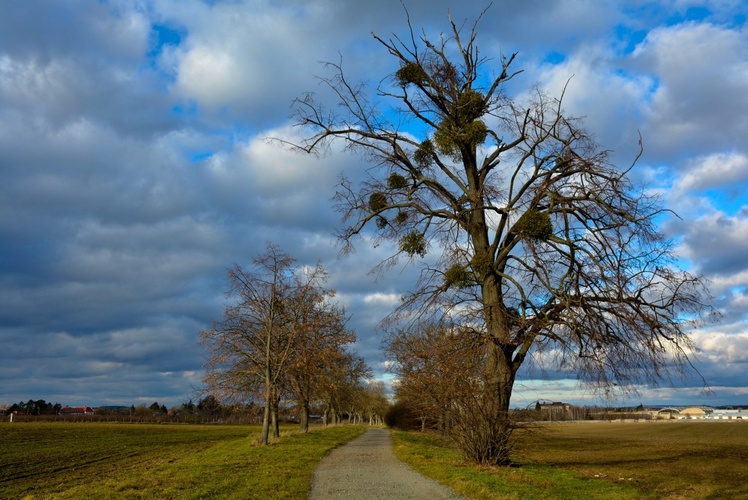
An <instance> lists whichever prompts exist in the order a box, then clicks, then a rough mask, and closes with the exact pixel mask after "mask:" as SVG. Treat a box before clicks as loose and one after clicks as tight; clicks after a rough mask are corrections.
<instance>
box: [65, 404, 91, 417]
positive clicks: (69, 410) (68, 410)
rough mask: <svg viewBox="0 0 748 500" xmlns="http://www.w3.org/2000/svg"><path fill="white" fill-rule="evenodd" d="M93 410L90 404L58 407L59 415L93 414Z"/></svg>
mask: <svg viewBox="0 0 748 500" xmlns="http://www.w3.org/2000/svg"><path fill="white" fill-rule="evenodd" d="M93 414H94V410H93V408H91V407H90V406H65V407H63V408H61V409H60V415H62V416H72V415H93Z"/></svg>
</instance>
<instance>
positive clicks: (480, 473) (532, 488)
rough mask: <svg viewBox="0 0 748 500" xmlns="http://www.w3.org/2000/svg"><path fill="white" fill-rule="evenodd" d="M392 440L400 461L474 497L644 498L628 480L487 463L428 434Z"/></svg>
mask: <svg viewBox="0 0 748 500" xmlns="http://www.w3.org/2000/svg"><path fill="white" fill-rule="evenodd" d="M393 442H394V451H395V455H396V456H397V457H398V458H399V459H400V460H402V461H403V462H405V463H407V464H408V465H410V466H411V467H412V468H413V469H414V470H416V471H418V472H420V473H421V474H423V475H425V476H428V477H430V478H432V479H435V480H436V481H438V482H440V483H441V484H443V485H445V486H448V487H449V488H451V489H452V490H454V491H455V492H457V493H460V494H461V495H464V496H466V497H468V498H472V499H514V498H522V499H523V500H534V499H551V498H559V499H560V498H568V499H572V498H605V499H611V500H615V499H638V498H642V497H641V494H640V492H639V491H638V490H637V489H635V488H633V487H631V486H629V485H627V484H615V483H609V482H605V481H595V480H591V479H590V478H587V477H585V476H584V475H582V474H580V473H577V472H574V471H570V470H564V469H558V468H554V467H550V466H547V465H542V464H531V465H524V466H521V467H487V466H480V465H475V464H472V463H468V462H466V461H465V460H463V458H462V455H461V454H460V452H458V451H457V450H455V449H454V448H453V447H452V446H451V445H450V444H449V443H447V442H446V441H444V440H442V439H440V438H439V437H437V436H435V435H432V434H421V433H415V432H394V433H393Z"/></svg>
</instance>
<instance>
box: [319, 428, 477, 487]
mask: <svg viewBox="0 0 748 500" xmlns="http://www.w3.org/2000/svg"><path fill="white" fill-rule="evenodd" d="M309 498H310V500H327V499H366V500H375V499H388V500H389V499H393V498H397V499H401V498H402V499H406V498H408V499H423V500H437V499H441V498H450V499H459V498H462V497H460V496H459V495H457V494H455V493H454V492H452V491H451V490H449V489H448V488H445V487H444V486H441V485H440V484H439V483H437V482H436V481H433V480H431V479H428V478H427V477H425V476H422V475H421V474H418V473H417V472H415V471H413V470H412V469H411V468H410V467H408V466H407V465H405V464H404V463H402V462H400V461H399V460H398V459H397V458H395V455H394V454H393V453H392V440H391V439H390V431H388V430H386V429H369V430H367V431H366V432H365V433H363V434H362V435H361V436H359V437H357V438H356V439H354V440H353V441H351V442H350V443H348V444H346V445H343V446H341V447H340V448H338V449H336V450H334V451H333V452H332V453H331V454H330V455H329V456H327V457H325V458H324V459H323V460H322V461H321V462H320V463H319V465H318V466H317V468H316V469H315V471H314V477H313V479H312V491H311V493H310V494H309Z"/></svg>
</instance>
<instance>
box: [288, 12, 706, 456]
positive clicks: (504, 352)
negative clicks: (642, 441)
mask: <svg viewBox="0 0 748 500" xmlns="http://www.w3.org/2000/svg"><path fill="white" fill-rule="evenodd" d="M478 20H480V17H479V18H478ZM477 23H478V21H476V23H475V24H473V26H472V29H471V30H469V31H468V32H467V33H465V30H464V29H463V27H462V26H458V25H457V24H455V23H454V22H453V21H452V20H451V18H450V32H449V33H448V35H445V36H442V37H440V38H439V39H438V40H432V39H429V38H428V37H427V36H426V35H425V34H423V35H421V36H417V34H416V33H415V32H414V31H413V29H412V28H411V29H410V31H409V33H408V36H407V37H405V38H400V37H397V36H394V38H390V39H385V38H381V37H379V36H377V35H374V38H375V39H376V40H377V41H378V42H380V43H381V44H382V46H383V48H384V49H385V50H387V51H388V52H389V54H390V55H391V56H392V57H393V58H394V59H395V60H396V61H397V63H398V65H399V69H398V70H397V71H396V72H395V73H394V74H393V75H391V77H390V78H388V79H385V80H383V81H382V83H381V84H380V86H379V87H378V88H377V91H376V94H375V95H376V97H377V98H378V99H377V98H375V99H370V96H369V95H368V94H367V88H366V86H364V85H360V84H356V83H354V82H351V81H349V80H348V79H347V78H346V76H345V74H344V72H343V69H342V66H341V64H328V66H327V68H328V69H330V70H332V72H333V73H332V75H331V76H328V77H325V78H323V79H322V82H323V83H325V84H327V85H328V86H329V87H330V88H331V89H332V91H333V92H334V93H335V95H336V96H337V97H338V98H339V102H338V103H337V104H338V105H337V107H335V108H326V107H324V106H323V105H322V104H321V103H319V102H316V101H315V99H314V96H313V95H312V94H309V95H307V96H305V97H304V98H302V99H299V100H298V101H297V102H296V111H297V113H298V115H297V116H298V124H299V125H300V126H302V127H304V128H305V129H307V130H309V135H308V136H307V138H306V140H304V141H303V142H302V143H300V144H295V145H294V146H295V147H297V148H298V149H300V150H302V151H306V152H309V153H318V152H321V151H324V150H325V147H324V146H325V145H326V144H327V143H328V142H329V141H334V140H340V141H343V142H344V143H345V144H346V145H347V146H348V147H349V148H351V149H352V150H354V151H356V152H359V153H361V154H363V155H364V157H365V158H366V159H367V160H369V161H370V163H371V168H369V169H367V170H366V171H365V172H361V173H360V174H361V175H366V174H367V173H368V178H367V179H366V180H364V181H363V182H361V183H356V184H354V183H352V182H351V181H349V180H346V179H344V180H343V181H342V182H341V184H340V189H339V192H338V195H337V204H338V207H339V208H340V209H341V210H342V213H343V215H344V220H345V221H346V224H347V225H346V226H345V229H344V230H343V231H342V233H341V235H340V236H341V238H342V241H343V242H345V243H347V244H350V243H351V242H352V241H353V240H354V238H355V237H357V236H358V235H361V234H362V232H364V231H365V228H369V227H370V226H373V229H374V230H375V231H377V232H378V234H379V236H380V238H384V239H389V240H393V241H395V242H397V245H398V249H399V252H398V255H405V256H407V257H409V258H418V257H425V256H426V255H427V254H429V253H432V254H434V255H438V256H439V258H438V260H436V261H434V260H433V259H425V260H424V261H423V272H422V275H421V280H420V281H419V283H418V284H417V286H415V288H414V290H413V292H412V294H410V295H409V296H407V297H406V298H405V300H404V302H403V304H402V306H401V307H400V308H399V309H398V311H397V314H396V317H399V318H400V319H403V318H404V317H405V316H407V315H408V314H414V315H416V316H418V315H422V314H424V312H426V311H438V312H440V313H443V314H447V315H449V316H451V318H452V321H454V322H462V323H463V324H465V325H468V326H470V327H471V328H473V330H474V331H475V332H476V335H477V336H478V337H479V338H480V340H481V341H482V342H484V343H485V344H486V346H487V359H486V368H485V371H484V374H483V380H482V382H481V386H482V387H483V390H484V391H485V399H486V401H488V400H489V398H494V399H493V401H494V402H493V403H492V408H493V410H492V413H491V414H490V415H488V416H486V418H490V419H492V420H493V421H494V422H498V423H499V425H494V426H490V428H486V429H484V431H485V432H486V433H488V434H487V435H486V436H484V442H485V443H486V445H485V446H484V447H483V451H482V456H480V457H477V460H478V461H481V462H487V463H494V464H505V463H508V461H509V444H508V443H509V437H510V435H511V428H512V427H511V423H510V421H509V416H508V411H509V404H510V398H511V395H512V390H513V387H514V382H515V378H516V376H517V372H518V370H519V369H520V367H521V366H522V365H523V363H524V362H525V360H526V359H527V357H528V356H529V355H531V354H532V353H535V354H537V355H538V356H537V357H539V358H540V357H543V358H545V359H546V360H548V361H549V362H552V361H556V362H558V364H559V365H560V366H563V367H564V368H565V369H567V370H573V371H576V373H577V374H578V376H579V377H580V378H581V379H583V380H586V381H588V382H590V383H593V384H596V385H597V386H599V387H601V388H603V389H604V388H610V387H614V386H615V385H616V384H620V386H627V385H630V384H636V383H656V382H657V381H661V380H662V379H663V378H667V377H668V375H669V374H670V373H671V372H675V373H680V372H682V371H683V370H684V369H686V368H688V366H689V365H690V362H689V358H688V355H689V352H690V349H691V340H690V338H689V336H688V334H687V331H688V329H689V328H690V327H691V326H692V325H694V324H695V322H696V321H698V320H702V319H706V318H707V316H708V315H709V314H710V313H711V309H710V307H709V306H708V304H707V303H706V300H707V299H706V298H708V292H707V290H706V288H705V286H704V285H705V284H704V281H703V279H702V278H700V277H698V276H693V275H691V274H689V273H687V272H683V271H682V270H680V269H679V268H678V266H677V265H676V263H675V261H674V255H673V252H672V245H671V242H670V241H668V240H667V239H665V238H664V237H663V236H662V235H661V234H660V233H659V232H658V230H657V218H658V217H659V216H660V215H662V214H663V210H662V208H661V207H660V205H659V204H658V200H657V199H654V198H652V197H651V196H649V195H648V194H647V193H646V192H645V191H644V190H642V189H639V188H637V187H636V186H634V185H632V183H631V181H630V178H629V175H628V174H629V171H630V169H631V168H632V167H633V165H631V166H627V167H625V168H619V167H618V166H616V165H614V164H612V163H611V161H610V158H609V154H608V153H607V152H606V151H604V150H601V149H600V148H599V147H598V146H597V145H596V144H595V142H594V141H593V140H592V139H591V137H590V135H589V134H588V133H587V132H585V130H584V129H583V128H582V125H581V123H580V122H579V121H578V120H575V119H573V118H571V117H568V116H567V115H566V114H565V112H564V110H563V108H562V99H561V98H553V97H550V96H548V95H546V94H545V93H543V92H542V91H540V90H536V91H535V94H534V99H533V100H532V101H531V102H528V103H520V102H518V101H516V100H513V99H511V98H510V96H509V95H508V91H507V84H508V82H510V81H511V80H512V79H513V78H514V77H515V76H516V75H517V74H518V72H517V71H514V70H512V64H513V63H514V60H515V56H516V54H512V55H511V56H508V57H506V56H503V55H502V56H501V57H500V58H498V59H495V60H492V59H488V58H486V57H484V56H482V55H481V54H480V52H479V50H478V46H477V44H476V37H477V32H476V28H477ZM408 25H409V26H410V20H408ZM384 102H386V103H395V104H394V105H393V108H392V109H390V110H387V111H383V110H381V109H379V107H378V106H379V105H381V104H382V103H384ZM404 124H407V125H408V127H409V128H408V129H407V130H403V126H404ZM634 163H635V161H634ZM395 258H397V255H395V256H393V258H392V259H390V260H388V261H386V262H385V263H383V264H393V263H394V262H395Z"/></svg>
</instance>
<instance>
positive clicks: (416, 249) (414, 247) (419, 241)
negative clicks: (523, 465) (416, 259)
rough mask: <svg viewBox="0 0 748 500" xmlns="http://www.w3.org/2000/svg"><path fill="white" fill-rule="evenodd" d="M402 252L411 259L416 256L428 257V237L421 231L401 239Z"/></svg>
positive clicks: (412, 232)
mask: <svg viewBox="0 0 748 500" xmlns="http://www.w3.org/2000/svg"><path fill="white" fill-rule="evenodd" d="M400 251H401V252H405V253H407V254H408V255H410V256H411V257H413V256H414V255H415V254H418V255H420V256H421V257H423V256H425V255H426V237H425V236H424V234H423V233H421V232H419V231H411V232H410V233H408V234H406V235H405V236H403V237H402V238H400Z"/></svg>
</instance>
